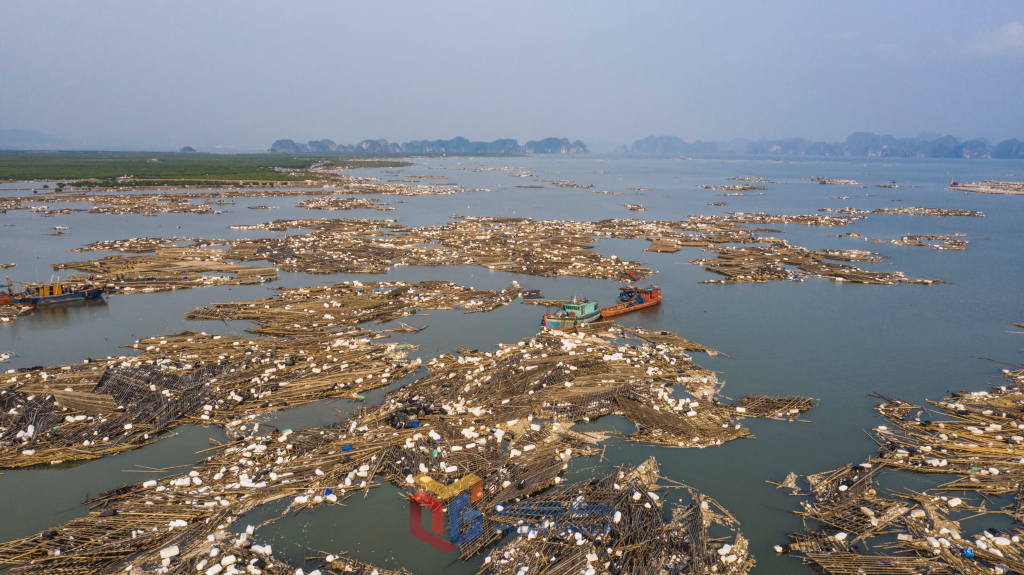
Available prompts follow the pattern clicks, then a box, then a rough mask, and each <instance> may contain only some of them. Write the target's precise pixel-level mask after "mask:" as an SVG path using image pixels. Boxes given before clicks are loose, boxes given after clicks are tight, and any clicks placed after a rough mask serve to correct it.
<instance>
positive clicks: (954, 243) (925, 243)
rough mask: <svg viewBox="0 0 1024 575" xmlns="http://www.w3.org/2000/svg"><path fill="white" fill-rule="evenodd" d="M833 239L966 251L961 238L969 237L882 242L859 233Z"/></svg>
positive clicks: (913, 237)
mask: <svg viewBox="0 0 1024 575" xmlns="http://www.w3.org/2000/svg"><path fill="white" fill-rule="evenodd" d="M831 237H833V238H861V239H863V240H865V241H869V242H871V243H874V244H892V245H895V246H920V247H929V248H935V249H937V250H965V249H967V248H966V247H965V246H966V245H967V240H962V239H960V238H966V237H968V236H967V234H945V235H907V236H903V237H901V238H900V239H898V240H880V239H876V238H869V237H865V236H862V235H860V234H858V233H849V234H839V235H833V236H831Z"/></svg>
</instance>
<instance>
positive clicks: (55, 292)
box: [0, 278, 103, 307]
mask: <svg viewBox="0 0 1024 575" xmlns="http://www.w3.org/2000/svg"><path fill="white" fill-rule="evenodd" d="M101 295H103V288H102V287H101V286H94V285H90V284H79V283H74V282H51V283H23V284H22V290H21V291H15V289H14V282H12V281H11V278H7V293H5V294H0V301H8V300H9V301H10V303H11V304H13V305H20V306H28V307H39V306H43V305H50V304H55V303H65V302H72V301H82V300H87V299H92V298H96V297H100V296H101ZM3 296H6V298H4V297H3Z"/></svg>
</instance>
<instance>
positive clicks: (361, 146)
mask: <svg viewBox="0 0 1024 575" xmlns="http://www.w3.org/2000/svg"><path fill="white" fill-rule="evenodd" d="M270 151H271V152H280V153H288V154H298V153H304V152H315V153H329V152H333V153H337V154H355V153H359V154H587V153H589V150H588V149H587V145H586V144H584V143H583V142H581V141H579V140H576V141H575V142H570V141H569V140H568V139H566V138H547V139H545V140H540V141H536V142H532V141H531V142H526V145H524V146H520V145H519V142H517V141H516V140H511V139H505V140H495V141H493V142H471V141H469V140H467V139H466V138H463V137H458V138H452V139H451V140H416V141H412V142H406V143H404V144H398V143H397V142H388V141H387V140H384V139H381V140H363V141H362V142H359V143H358V144H356V145H355V146H346V145H339V144H335V143H334V142H333V141H331V140H317V141H309V142H306V143H305V144H300V143H296V142H295V141H294V140H278V141H276V142H274V144H273V145H272V146H271V147H270Z"/></svg>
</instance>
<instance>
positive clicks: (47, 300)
mask: <svg viewBox="0 0 1024 575" xmlns="http://www.w3.org/2000/svg"><path fill="white" fill-rule="evenodd" d="M101 295H103V288H101V287H94V288H87V289H84V290H82V291H77V292H74V293H65V294H60V295H51V296H31V295H26V296H23V295H17V294H15V295H12V296H9V297H10V299H11V302H12V303H14V305H21V306H27V307H40V306H44V305H52V304H55V303H67V302H72V301H82V300H87V299H92V298H96V297H100V296H101Z"/></svg>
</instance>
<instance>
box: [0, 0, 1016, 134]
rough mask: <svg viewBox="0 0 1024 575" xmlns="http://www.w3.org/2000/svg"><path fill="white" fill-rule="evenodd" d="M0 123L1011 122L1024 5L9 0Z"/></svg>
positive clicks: (759, 130) (585, 126)
mask: <svg viewBox="0 0 1024 575" xmlns="http://www.w3.org/2000/svg"><path fill="white" fill-rule="evenodd" d="M2 12H3V15H2V17H0V55H2V57H0V128H25V129H35V130H41V131H43V132H46V133H49V134H53V135H56V136H61V137H65V138H69V139H75V140H79V141H81V140H86V141H88V142H116V141H123V142H127V143H139V144H150V145H154V144H160V145H166V146H175V147H176V146H182V145H194V146H203V147H208V146H213V145H235V146H243V147H257V146H263V147H266V146H269V144H270V143H271V142H272V141H273V140H275V139H277V138H293V139H295V140H299V141H306V140H308V139H320V138H331V139H333V140H335V141H337V142H339V143H355V142H358V141H360V140H363V139H366V138H386V139H388V140H390V141H400V142H404V141H408V140H412V139H424V138H429V139H436V138H450V137H453V136H456V135H461V136H465V137H468V138H470V139H474V140H493V139H496V138H502V137H510V138H517V139H519V140H520V142H524V141H526V140H530V139H539V138H543V137H547V136H559V137H569V138H571V139H576V138H580V139H583V140H584V141H588V140H598V139H604V140H615V141H617V142H622V143H628V142H632V141H633V140H635V139H637V138H641V137H643V136H646V135H650V134H655V135H676V136H680V137H682V138H684V139H686V140H693V139H697V138H701V139H704V140H712V139H730V138H736V137H744V138H751V139H758V138H780V137H789V136H805V137H808V138H812V139H815V140H826V141H838V140H842V139H843V138H845V137H846V136H847V135H848V134H849V133H851V132H853V131H860V130H867V131H874V132H878V133H890V134H893V135H895V136H898V137H904V136H915V135H917V134H918V133H920V132H922V131H926V130H927V131H931V132H940V133H943V134H953V135H957V136H960V137H963V138H970V137H986V138H989V139H991V140H993V141H999V140H1003V139H1006V138H1011V137H1016V138H1024V2H1020V1H1017V0H1015V1H1005V2H1001V1H994V0H993V1H981V2H963V1H958V2H939V1H936V0H929V1H909V0H901V1H898V2H893V1H891V0H887V1H885V2H870V1H865V2H821V1H807V2H804V1H786V0H774V1H772V2H764V1H757V2H740V1H708V2H683V1H676V2H622V1H617V2H593V1H590V2H531V3H525V2H501V3H499V2H480V1H474V2H464V3H462V2H450V1H449V2H415V3H413V2H409V3H405V2H345V1H342V0H332V1H325V2H279V1H278V2H252V1H245V2H226V1H206V0H204V1H201V2H190V1H182V0H175V1H168V2H161V1H154V0H146V1H143V2H140V1H137V0H133V1H130V2H114V1H101V2H81V1H73V2H48V1H45V0H32V1H27V2H18V1H15V0H5V1H4V2H3V11H2Z"/></svg>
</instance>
